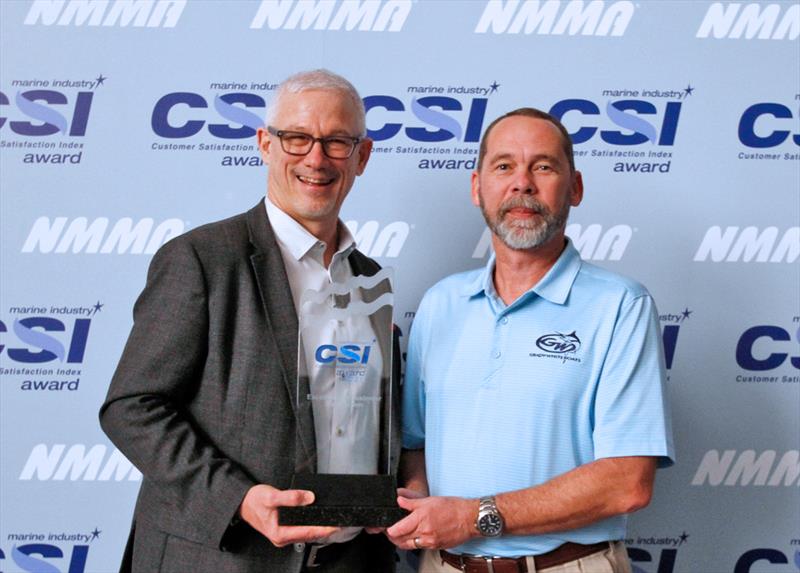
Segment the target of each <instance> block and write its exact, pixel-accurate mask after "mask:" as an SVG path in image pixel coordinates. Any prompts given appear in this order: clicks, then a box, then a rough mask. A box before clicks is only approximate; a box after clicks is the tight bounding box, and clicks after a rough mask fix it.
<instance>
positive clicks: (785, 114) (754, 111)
mask: <svg viewBox="0 0 800 573" xmlns="http://www.w3.org/2000/svg"><path fill="white" fill-rule="evenodd" d="M763 115H771V116H772V117H775V118H778V119H790V118H791V117H792V110H790V109H789V108H788V107H786V106H785V105H781V104H779V103H757V104H754V105H751V106H750V107H748V108H747V109H746V110H745V111H744V113H743V114H742V119H740V120H739V141H741V142H742V143H743V144H745V145H746V146H747V147H755V148H764V147H775V146H777V145H780V144H781V143H783V142H784V141H786V138H788V137H789V135H790V132H789V131H788V130H775V131H773V132H772V133H770V134H769V135H765V136H763V137H762V136H759V135H756V130H755V125H756V121H757V120H758V119H759V118H760V117H761V116H763ZM792 140H793V141H794V142H795V144H797V145H800V134H796V135H795V136H794V137H793V138H792Z"/></svg>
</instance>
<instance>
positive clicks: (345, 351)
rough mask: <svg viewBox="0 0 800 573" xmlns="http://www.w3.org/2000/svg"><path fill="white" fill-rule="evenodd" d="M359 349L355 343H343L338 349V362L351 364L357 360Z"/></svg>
mask: <svg viewBox="0 0 800 573" xmlns="http://www.w3.org/2000/svg"><path fill="white" fill-rule="evenodd" d="M359 349H360V348H359V347H358V346H357V345H355V344H345V345H344V346H342V347H341V348H340V349H339V352H340V356H339V362H341V363H342V364H353V363H355V362H358V359H359V356H358V351H359Z"/></svg>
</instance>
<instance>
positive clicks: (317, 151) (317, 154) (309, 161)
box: [305, 141, 328, 167]
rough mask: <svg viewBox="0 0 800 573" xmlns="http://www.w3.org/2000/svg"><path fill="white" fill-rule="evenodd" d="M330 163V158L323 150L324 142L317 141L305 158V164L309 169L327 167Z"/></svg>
mask: <svg viewBox="0 0 800 573" xmlns="http://www.w3.org/2000/svg"><path fill="white" fill-rule="evenodd" d="M327 162H328V157H327V156H326V155H325V151H324V150H323V149H322V142H321V141H315V142H314V143H313V144H312V145H311V150H310V151H309V152H308V153H307V154H306V156H305V164H306V165H308V166H309V167H318V166H320V165H325V164H326V163H327Z"/></svg>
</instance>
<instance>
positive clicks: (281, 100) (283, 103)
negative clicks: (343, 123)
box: [273, 88, 365, 133]
mask: <svg viewBox="0 0 800 573" xmlns="http://www.w3.org/2000/svg"><path fill="white" fill-rule="evenodd" d="M309 94H321V95H322V96H324V100H325V101H326V102H327V103H328V104H329V106H327V107H328V109H331V108H337V109H338V110H340V111H341V112H342V113H344V114H346V116H347V118H348V119H349V120H351V121H352V122H353V123H354V124H355V125H354V128H355V130H356V131H358V132H360V133H363V131H364V130H365V121H364V117H363V116H362V115H361V113H360V108H359V106H358V104H357V103H356V102H355V101H353V97H352V96H351V95H350V93H348V92H346V91H344V90H339V89H335V88H332V89H329V88H309V89H304V90H300V91H296V92H289V91H283V92H280V93H278V95H277V99H276V101H275V104H274V106H275V107H274V113H273V118H274V120H276V121H280V120H282V119H283V116H284V115H285V114H286V111H287V108H288V109H293V108H294V107H295V106H294V105H293V104H296V103H297V99H298V98H302V97H303V96H305V95H309ZM320 113H322V110H320Z"/></svg>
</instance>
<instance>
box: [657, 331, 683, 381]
mask: <svg viewBox="0 0 800 573" xmlns="http://www.w3.org/2000/svg"><path fill="white" fill-rule="evenodd" d="M680 329H681V327H680V326H679V325H677V324H667V325H666V326H664V332H663V333H662V335H661V339H662V341H663V343H664V360H665V362H666V364H667V370H669V369H671V368H672V359H673V358H675V346H676V345H677V344H678V332H679V331H680Z"/></svg>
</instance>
